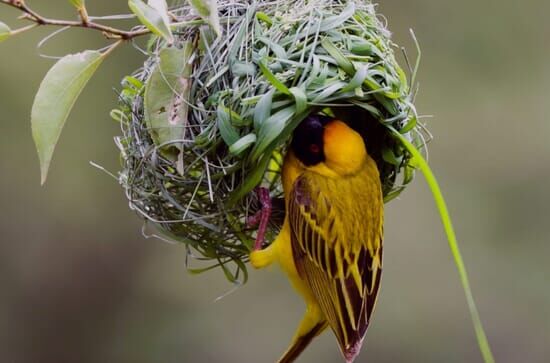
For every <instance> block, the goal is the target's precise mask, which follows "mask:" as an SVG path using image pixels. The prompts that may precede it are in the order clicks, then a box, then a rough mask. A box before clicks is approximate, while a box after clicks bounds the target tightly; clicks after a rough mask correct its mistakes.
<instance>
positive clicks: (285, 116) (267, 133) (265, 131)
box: [251, 106, 296, 160]
mask: <svg viewBox="0 0 550 363" xmlns="http://www.w3.org/2000/svg"><path fill="white" fill-rule="evenodd" d="M295 113H296V106H290V107H287V108H284V109H282V110H281V111H279V112H277V113H275V114H273V115H272V116H271V117H269V118H268V119H267V120H265V121H264V122H263V123H262V125H261V128H260V131H259V133H258V141H257V143H256V147H255V148H254V151H253V152H252V155H251V158H252V160H257V159H258V158H259V157H260V155H262V154H263V152H264V151H265V150H266V148H267V147H268V146H269V144H271V142H272V141H273V140H275V139H276V138H278V137H279V134H280V133H281V132H282V131H283V129H284V128H285V125H286V123H287V121H288V120H290V119H291V118H292V116H294V114H295Z"/></svg>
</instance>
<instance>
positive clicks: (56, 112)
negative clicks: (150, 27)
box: [31, 50, 107, 184]
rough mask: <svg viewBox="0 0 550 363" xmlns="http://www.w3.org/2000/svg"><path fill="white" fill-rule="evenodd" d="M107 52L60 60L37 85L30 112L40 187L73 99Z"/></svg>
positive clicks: (88, 52)
mask: <svg viewBox="0 0 550 363" xmlns="http://www.w3.org/2000/svg"><path fill="white" fill-rule="evenodd" d="M106 55H107V53H103V54H102V53H100V52H98V51H92V50H87V51H84V52H82V53H77V54H70V55H67V56H65V57H63V58H61V59H60V60H59V61H58V62H57V63H56V64H55V65H54V66H53V67H52V68H51V69H50V70H49V71H48V73H47V74H46V77H44V80H43V81H42V83H41V84H40V88H39V89H38V93H37V94H36V97H35V99H34V103H33V106H32V111H31V125H32V135H33V138H34V143H35V144H36V149H37V151H38V157H39V159H40V170H41V176H42V184H44V182H45V181H46V177H47V175H48V169H49V167H50V162H51V160H52V155H53V151H54V149H55V145H56V144H57V141H58V140H59V135H60V134H61V130H62V129H63V126H64V124H65V121H66V120H67V117H68V116H69V113H70V111H71V109H72V108H73V106H74V103H75V102H76V99H77V98H78V96H79V95H80V93H81V92H82V89H84V86H85V85H86V83H88V81H89V80H90V78H91V77H92V75H93V74H94V72H95V71H96V70H97V68H98V67H99V65H100V64H101V62H102V61H103V59H104V58H105V56H106Z"/></svg>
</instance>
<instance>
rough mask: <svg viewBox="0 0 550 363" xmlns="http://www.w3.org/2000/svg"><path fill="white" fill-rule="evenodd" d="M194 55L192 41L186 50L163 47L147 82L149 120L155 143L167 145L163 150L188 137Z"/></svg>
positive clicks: (145, 97) (185, 44) (146, 103)
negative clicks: (190, 61)
mask: <svg viewBox="0 0 550 363" xmlns="http://www.w3.org/2000/svg"><path fill="white" fill-rule="evenodd" d="M192 54H193V44H192V42H190V41H187V42H185V43H184V44H183V47H182V49H178V48H174V47H170V48H163V49H162V50H161V51H160V53H159V62H158V64H157V66H156V67H155V69H154V70H153V73H152V74H151V77H150V78H149V80H148V81H147V84H146V85H145V95H144V109H145V121H146V122H147V126H148V127H149V130H150V134H151V136H152V137H153V140H154V141H155V143H156V144H157V145H163V148H162V150H163V151H166V152H168V151H169V150H170V149H173V148H178V146H177V145H176V144H174V143H173V142H174V141H177V140H182V139H184V138H185V131H186V130H185V125H186V123H187V116H188V112H189V92H190V91H191V81H190V79H189V78H190V76H191V72H192V70H193V65H192V64H190V63H189V60H190V59H191V57H192ZM179 145H181V144H179ZM180 149H181V148H180Z"/></svg>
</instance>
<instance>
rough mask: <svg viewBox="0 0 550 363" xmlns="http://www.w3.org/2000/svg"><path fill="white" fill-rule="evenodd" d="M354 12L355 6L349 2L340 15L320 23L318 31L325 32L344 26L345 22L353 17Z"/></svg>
mask: <svg viewBox="0 0 550 363" xmlns="http://www.w3.org/2000/svg"><path fill="white" fill-rule="evenodd" d="M354 12H355V4H354V3H353V2H350V3H349V4H348V6H346V8H345V9H344V10H342V12H341V13H340V14H338V15H334V16H331V17H328V18H326V19H324V20H323V21H321V24H320V25H319V31H321V32H326V31H329V30H331V29H334V28H336V27H338V26H340V25H342V24H344V22H345V21H346V20H348V19H349V18H351V17H352V16H353V13H354Z"/></svg>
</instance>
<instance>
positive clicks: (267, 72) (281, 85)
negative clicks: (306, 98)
mask: <svg viewBox="0 0 550 363" xmlns="http://www.w3.org/2000/svg"><path fill="white" fill-rule="evenodd" d="M259 66H260V70H261V71H262V73H263V75H264V77H265V78H266V79H267V81H268V82H269V83H271V84H272V85H273V87H275V88H277V89H278V90H279V92H281V93H284V94H285V95H288V96H291V95H292V93H290V90H289V89H288V87H287V86H285V85H284V83H283V82H281V81H279V80H278V79H277V77H275V75H274V74H273V73H271V71H270V70H269V68H267V66H266V65H265V63H264V62H260V63H259Z"/></svg>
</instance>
